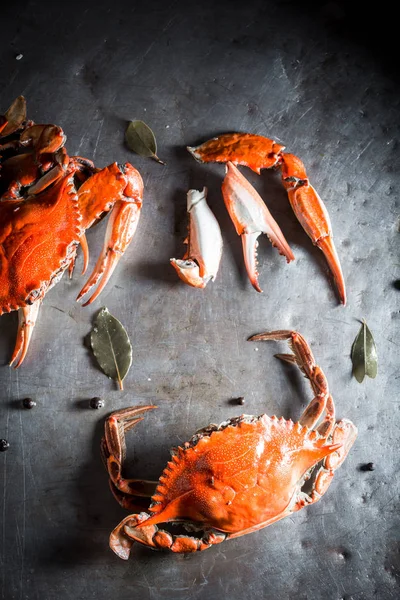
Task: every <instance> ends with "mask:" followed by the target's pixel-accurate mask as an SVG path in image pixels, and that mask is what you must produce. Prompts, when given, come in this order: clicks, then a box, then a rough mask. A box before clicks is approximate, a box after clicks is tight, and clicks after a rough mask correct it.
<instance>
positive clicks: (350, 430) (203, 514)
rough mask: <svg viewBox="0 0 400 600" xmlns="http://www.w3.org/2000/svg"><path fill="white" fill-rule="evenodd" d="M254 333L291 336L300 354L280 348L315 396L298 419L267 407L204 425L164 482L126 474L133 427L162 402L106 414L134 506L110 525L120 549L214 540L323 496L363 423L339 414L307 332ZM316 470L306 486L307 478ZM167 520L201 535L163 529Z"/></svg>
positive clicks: (117, 491) (123, 499)
mask: <svg viewBox="0 0 400 600" xmlns="http://www.w3.org/2000/svg"><path fill="white" fill-rule="evenodd" d="M250 340H252V341H261V340H289V344H290V346H291V349H292V352H293V354H280V355H277V356H278V357H279V358H281V359H282V360H285V361H287V362H290V363H294V364H297V365H298V366H299V367H300V369H301V370H302V371H303V373H304V375H305V376H306V377H307V378H308V379H309V381H310V383H311V387H312V389H313V392H314V394H315V397H314V399H313V400H312V401H311V403H310V404H309V405H308V407H307V408H306V409H305V411H304V412H303V414H302V415H301V417H300V419H299V421H298V422H297V423H293V422H292V421H290V420H289V421H288V420H286V419H284V418H280V419H278V418H276V417H268V416H267V415H265V414H264V415H261V416H259V417H255V416H250V415H242V416H240V417H236V418H233V419H229V420H228V421H225V422H224V423H222V424H221V425H219V426H217V425H209V426H208V427H205V428H204V429H202V430H200V431H198V432H197V433H196V434H195V435H194V436H193V437H192V438H191V440H190V441H189V442H186V443H185V444H183V446H182V447H179V448H174V449H173V450H172V451H171V454H172V460H171V461H170V462H168V464H167V466H166V468H165V469H164V472H163V474H162V475H161V477H160V479H159V481H158V482H152V481H143V480H137V479H125V478H124V477H123V476H122V463H123V460H124V459H125V452H126V446H125V432H127V431H128V430H129V429H132V428H133V427H134V426H135V425H136V424H137V423H138V422H139V421H142V419H143V416H142V415H144V414H145V413H146V412H147V411H149V410H152V409H153V408H156V407H155V406H142V407H140V406H137V407H133V408H126V409H123V410H119V411H116V412H114V413H112V414H111V415H110V416H109V417H108V419H107V420H106V423H105V436H104V438H103V440H102V444H101V449H102V456H103V460H104V463H105V465H106V468H107V470H108V473H109V477H110V487H111V490H112V492H113V493H114V496H115V497H116V499H117V500H118V502H119V503H120V504H121V505H122V506H123V507H124V508H126V509H128V510H131V511H132V510H133V511H136V514H131V515H129V516H128V517H126V518H125V519H123V521H121V523H120V524H119V525H118V526H117V527H116V528H115V529H114V531H113V532H112V533H111V536H110V546H111V548H112V550H113V551H114V552H115V553H116V554H117V555H118V556H119V557H120V558H123V559H128V558H129V554H130V551H131V547H132V545H133V543H134V542H139V543H140V544H143V545H145V546H148V547H150V548H153V549H155V550H161V549H166V550H171V551H172V552H196V551H198V550H206V549H207V548H210V546H212V545H214V544H219V543H220V542H223V541H224V540H227V539H232V538H235V537H239V536H241V535H244V534H246V533H251V532H253V531H257V530H258V529H262V528H263V527H266V526H267V525H270V524H271V523H274V522H275V521H278V520H279V519H282V518H283V517H286V516H288V515H291V514H292V513H294V512H296V511H298V510H300V509H301V508H304V507H305V506H308V505H309V504H313V503H314V502H317V501H318V500H319V499H320V498H321V497H322V496H323V495H324V494H325V492H326V491H327V489H328V487H329V486H330V484H331V482H332V479H333V476H334V474H335V471H336V469H337V468H338V467H339V466H340V465H341V464H342V462H343V461H344V460H345V458H346V456H347V454H348V452H349V450H350V448H351V446H352V444H353V443H354V441H355V439H356V437H357V429H356V427H355V426H354V425H353V423H352V422H351V421H348V420H347V419H343V420H341V421H339V422H336V420H335V406H334V403H333V399H332V396H331V395H330V392H329V388H328V382H327V380H326V377H325V375H324V373H323V372H322V369H321V368H320V367H318V365H316V363H315V360H314V357H313V354H312V352H311V349H310V348H309V346H308V344H307V342H306V341H305V339H304V338H303V337H302V336H301V335H300V334H299V333H297V332H295V331H274V332H271V333H264V334H260V335H256V336H253V337H252V338H250ZM311 477H312V480H311V481H312V483H311V481H310V482H309V484H311V486H310V490H309V492H308V493H306V492H305V491H304V489H303V486H304V483H305V482H306V481H307V480H308V479H310V478H311ZM150 498H151V500H150ZM137 511H140V512H137ZM168 522H171V523H181V524H182V525H183V527H184V528H186V529H187V530H188V531H191V532H192V531H203V535H202V536H201V537H196V536H182V535H171V534H170V533H169V532H168V531H165V530H162V529H158V527H157V525H159V524H161V523H168Z"/></svg>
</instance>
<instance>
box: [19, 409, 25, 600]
mask: <svg viewBox="0 0 400 600" xmlns="http://www.w3.org/2000/svg"><path fill="white" fill-rule="evenodd" d="M19 426H20V433H21V451H22V505H23V518H22V544H21V577H20V590H19V597H20V600H22V595H23V592H24V589H23V583H24V582H23V578H24V566H25V564H24V563H25V531H26V467H25V444H24V429H23V427H22V416H21V413H19Z"/></svg>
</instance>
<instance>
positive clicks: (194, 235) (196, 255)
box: [170, 188, 223, 288]
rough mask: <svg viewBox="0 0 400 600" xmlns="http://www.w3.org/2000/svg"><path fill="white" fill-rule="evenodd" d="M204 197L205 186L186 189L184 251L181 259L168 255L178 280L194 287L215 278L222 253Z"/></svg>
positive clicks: (201, 286) (203, 284)
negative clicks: (186, 217)
mask: <svg viewBox="0 0 400 600" xmlns="http://www.w3.org/2000/svg"><path fill="white" fill-rule="evenodd" d="M206 198H207V188H203V190H202V191H201V192H200V191H198V190H189V191H188V193H187V211H188V213H189V233H188V237H187V238H186V240H185V243H186V244H187V245H188V247H187V252H186V254H185V256H184V257H183V259H176V258H171V259H170V262H171V265H172V266H173V267H174V269H175V270H176V272H177V273H178V275H179V277H180V278H181V279H182V281H184V282H185V283H187V284H188V285H191V286H192V287H196V288H205V287H206V285H207V283H208V282H209V281H210V279H211V280H212V281H214V280H215V278H216V276H217V272H218V268H219V263H220V261H221V256H222V245H223V243H222V235H221V229H220V226H219V224H218V221H217V219H216V218H215V216H214V213H213V212H212V211H211V209H210V207H209V206H208V204H207V200H206Z"/></svg>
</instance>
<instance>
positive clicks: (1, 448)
mask: <svg viewBox="0 0 400 600" xmlns="http://www.w3.org/2000/svg"><path fill="white" fill-rule="evenodd" d="M9 447H10V444H9V443H8V442H7V440H0V452H5V451H6V450H8V449H9Z"/></svg>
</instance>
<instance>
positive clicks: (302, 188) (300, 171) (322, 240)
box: [282, 154, 346, 304]
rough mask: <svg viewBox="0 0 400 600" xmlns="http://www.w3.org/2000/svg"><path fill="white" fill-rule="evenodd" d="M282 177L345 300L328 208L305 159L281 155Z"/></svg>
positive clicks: (305, 226)
mask: <svg viewBox="0 0 400 600" xmlns="http://www.w3.org/2000/svg"><path fill="white" fill-rule="evenodd" d="M282 181H283V185H284V186H285V188H286V191H287V193H288V196H289V201H290V204H291V206H292V209H293V212H294V213H295V215H296V217H297V219H298V220H299V222H300V224H301V225H302V227H303V229H304V231H305V232H306V233H307V235H308V236H309V237H310V238H311V240H312V242H313V244H314V245H315V246H318V248H320V250H322V252H323V253H324V255H325V258H326V260H327V262H328V265H329V268H330V270H331V271H332V273H333V277H334V279H335V282H336V286H337V289H338V292H339V297H340V301H341V302H342V304H346V289H345V283H344V277H343V272H342V268H341V266H340V261H339V257H338V255H337V252H336V249H335V245H334V243H333V238H332V227H331V222H330V219H329V214H328V211H327V210H326V207H325V205H324V203H323V202H322V200H321V198H320V197H319V195H318V194H317V192H316V190H315V189H314V188H313V186H312V185H310V183H309V181H308V177H307V173H306V170H305V168H304V164H303V162H302V161H301V160H300V159H299V158H298V157H297V156H295V155H294V154H283V155H282Z"/></svg>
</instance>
